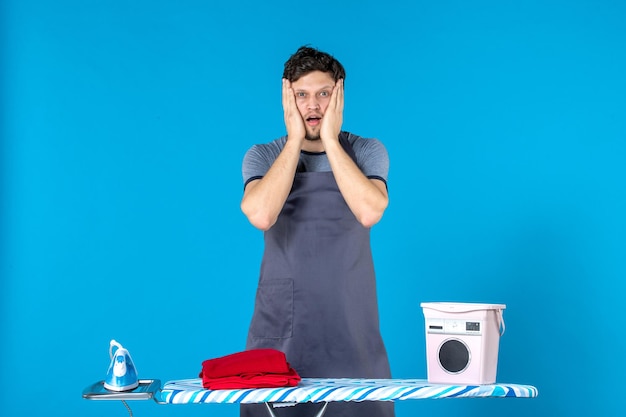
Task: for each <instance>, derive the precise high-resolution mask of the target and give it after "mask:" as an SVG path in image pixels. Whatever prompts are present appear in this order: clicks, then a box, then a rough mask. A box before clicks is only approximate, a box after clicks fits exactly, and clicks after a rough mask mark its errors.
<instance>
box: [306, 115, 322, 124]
mask: <svg viewBox="0 0 626 417" xmlns="http://www.w3.org/2000/svg"><path fill="white" fill-rule="evenodd" d="M321 120H322V118H321V117H318V116H311V117H307V118H306V122H307V123H308V124H310V125H317V124H319V123H320V121H321Z"/></svg>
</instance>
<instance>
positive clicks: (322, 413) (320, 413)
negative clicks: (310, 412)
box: [315, 403, 328, 417]
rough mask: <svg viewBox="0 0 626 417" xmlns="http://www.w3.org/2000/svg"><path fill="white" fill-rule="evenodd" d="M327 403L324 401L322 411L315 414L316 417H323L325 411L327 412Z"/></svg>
mask: <svg viewBox="0 0 626 417" xmlns="http://www.w3.org/2000/svg"><path fill="white" fill-rule="evenodd" d="M327 405H328V403H324V406H323V407H322V408H321V409H320V411H319V412H318V413H317V414H315V417H322V416H323V415H324V413H325V412H326V406H327Z"/></svg>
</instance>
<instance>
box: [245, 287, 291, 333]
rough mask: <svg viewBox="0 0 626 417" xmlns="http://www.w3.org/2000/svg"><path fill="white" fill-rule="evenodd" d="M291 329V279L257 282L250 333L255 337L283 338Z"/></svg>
mask: <svg viewBox="0 0 626 417" xmlns="http://www.w3.org/2000/svg"><path fill="white" fill-rule="evenodd" d="M292 329H293V279H291V278H285V279H269V280H263V281H261V282H259V287H258V288H257V292H256V302H255V305H254V315H253V316H252V323H251V325H250V334H251V335H252V337H255V338H266V339H285V338H288V337H291V335H292Z"/></svg>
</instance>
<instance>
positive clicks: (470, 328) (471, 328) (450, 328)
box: [426, 318, 483, 335]
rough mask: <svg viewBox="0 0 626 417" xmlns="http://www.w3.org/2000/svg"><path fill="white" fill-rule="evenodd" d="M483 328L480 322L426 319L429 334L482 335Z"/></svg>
mask: <svg viewBox="0 0 626 417" xmlns="http://www.w3.org/2000/svg"><path fill="white" fill-rule="evenodd" d="M482 327H483V325H482V322H481V321H480V320H466V319H465V320H458V319H433V318H429V319H426V332H427V333H435V334H437V333H441V334H473V335H480V334H481V330H482Z"/></svg>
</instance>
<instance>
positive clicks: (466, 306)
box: [420, 301, 506, 313]
mask: <svg viewBox="0 0 626 417" xmlns="http://www.w3.org/2000/svg"><path fill="white" fill-rule="evenodd" d="M420 306H421V307H422V308H428V309H431V310H437V311H443V312H446V313H466V312H469V311H478V310H504V309H506V304H487V303H457V302H450V301H440V302H424V303H420Z"/></svg>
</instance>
